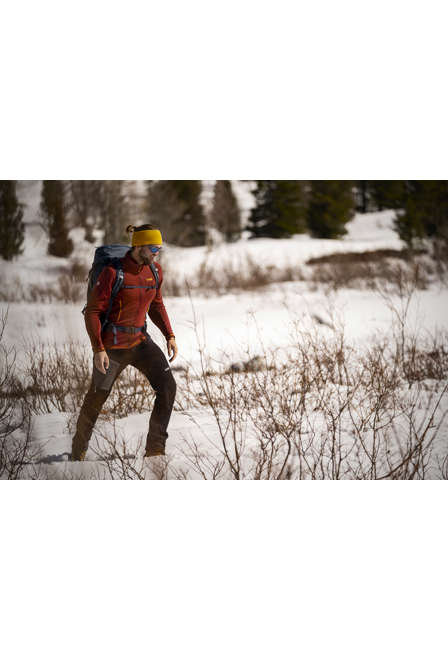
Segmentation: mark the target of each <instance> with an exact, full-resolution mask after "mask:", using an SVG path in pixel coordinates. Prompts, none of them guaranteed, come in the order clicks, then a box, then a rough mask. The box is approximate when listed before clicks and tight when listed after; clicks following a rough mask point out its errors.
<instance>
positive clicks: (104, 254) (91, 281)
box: [82, 243, 159, 330]
mask: <svg viewBox="0 0 448 660" xmlns="http://www.w3.org/2000/svg"><path fill="white" fill-rule="evenodd" d="M129 250H130V247H129V245H121V244H119V243H115V244H112V245H101V246H100V247H98V248H96V250H95V256H94V258H93V263H92V267H91V269H90V271H89V275H88V278H87V300H88V299H89V295H90V292H91V291H92V289H93V287H94V286H95V284H96V281H97V279H98V278H99V276H100V274H101V273H102V271H103V270H104V268H106V266H112V267H113V268H115V270H116V277H115V282H114V284H113V286H112V292H111V295H110V300H109V306H108V308H107V311H106V312H105V313H104V314H102V315H101V317H100V320H101V330H103V329H104V327H105V325H106V323H107V321H108V318H109V314H110V312H111V310H112V304H113V302H114V298H115V296H116V295H117V293H118V292H119V290H120V289H121V287H122V286H123V281H124V273H123V266H122V263H121V259H122V258H123V257H124V256H126V254H127V253H128V252H129ZM150 268H151V271H152V274H153V276H154V281H155V283H156V286H155V287H154V288H156V289H158V288H159V272H158V270H157V268H156V267H155V266H154V264H153V263H152V264H150ZM130 288H136V287H130ZM144 288H145V289H147V288H153V287H144ZM86 307H87V303H86V304H85V305H84V308H83V310H82V313H83V314H84V313H85V311H86Z"/></svg>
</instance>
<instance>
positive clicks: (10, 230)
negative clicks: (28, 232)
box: [0, 181, 25, 261]
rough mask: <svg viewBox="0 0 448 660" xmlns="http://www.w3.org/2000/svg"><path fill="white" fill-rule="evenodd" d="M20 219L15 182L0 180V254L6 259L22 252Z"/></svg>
mask: <svg viewBox="0 0 448 660" xmlns="http://www.w3.org/2000/svg"><path fill="white" fill-rule="evenodd" d="M22 219H23V206H22V204H19V202H18V201H17V194H16V182H15V181H0V256H1V257H3V259H6V260H7V261H12V259H13V258H14V257H16V256H18V255H19V254H22V252H23V249H22V244H23V239H24V236H25V228H24V225H23V221H22Z"/></svg>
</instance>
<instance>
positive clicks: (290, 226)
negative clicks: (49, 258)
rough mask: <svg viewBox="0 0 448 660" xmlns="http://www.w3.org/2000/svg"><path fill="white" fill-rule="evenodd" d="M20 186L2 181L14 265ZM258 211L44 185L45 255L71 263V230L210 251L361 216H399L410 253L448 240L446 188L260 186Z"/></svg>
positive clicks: (183, 195) (218, 199) (159, 184)
mask: <svg viewBox="0 0 448 660" xmlns="http://www.w3.org/2000/svg"><path fill="white" fill-rule="evenodd" d="M16 183H17V182H16V181H0V246H1V248H0V255H1V256H2V257H3V258H4V259H12V258H14V257H15V256H17V255H18V254H20V253H21V252H22V250H23V247H22V245H23V239H24V226H23V205H22V204H21V203H20V202H19V200H18V197H17V190H16ZM253 195H254V198H255V205H254V207H253V208H252V210H251V212H250V215H249V218H248V221H247V223H246V224H245V225H243V222H242V216H241V209H240V206H239V203H238V201H237V198H236V196H235V191H234V186H232V182H231V181H224V180H221V181H216V182H215V184H214V188H213V192H212V195H211V199H210V203H209V204H208V205H207V204H204V195H203V184H202V182H201V181H193V180H186V181H180V180H176V181H144V182H137V181H118V180H113V181H43V183H42V192H41V202H40V222H41V224H42V226H43V227H44V228H45V230H46V232H47V234H48V237H49V243H48V252H49V254H52V255H55V256H59V257H66V256H68V255H69V254H70V253H71V252H72V250H73V244H72V242H71V240H70V238H69V230H70V228H71V227H75V226H80V227H83V228H84V230H85V238H86V239H87V240H88V241H90V242H92V243H93V242H95V240H97V239H96V236H95V232H96V231H98V230H101V232H102V236H103V239H102V240H103V242H105V243H115V242H126V241H127V239H128V237H127V235H126V234H124V228H125V227H126V226H127V225H128V224H142V223H146V222H151V223H153V224H155V225H157V226H159V227H160V228H161V230H162V232H163V235H164V239H165V240H166V242H167V243H171V244H173V245H179V246H182V247H193V246H197V245H205V244H207V243H208V242H212V241H213V240H215V238H216V235H219V236H220V237H221V238H222V239H223V240H226V241H228V242H232V241H236V240H238V239H239V238H240V237H241V234H242V231H244V230H246V231H248V232H249V235H250V237H252V238H257V237H269V238H288V237H291V236H293V235H294V234H299V233H305V232H306V233H309V234H310V235H311V236H313V237H317V238H330V239H333V238H340V237H342V236H344V234H345V233H346V225H347V223H348V222H349V221H350V220H351V219H352V218H353V216H354V214H355V213H356V212H358V213H367V212H371V211H381V210H384V209H394V210H395V211H396V218H395V229H396V231H397V233H398V235H399V236H400V238H401V239H402V240H403V241H405V242H406V243H407V245H408V246H410V247H413V246H415V244H416V243H417V242H418V241H419V240H421V239H424V238H427V237H430V238H441V239H443V240H448V181H340V180H339V181H293V180H285V181H280V180H272V181H255V182H254V184H253Z"/></svg>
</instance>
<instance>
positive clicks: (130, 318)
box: [72, 225, 177, 461]
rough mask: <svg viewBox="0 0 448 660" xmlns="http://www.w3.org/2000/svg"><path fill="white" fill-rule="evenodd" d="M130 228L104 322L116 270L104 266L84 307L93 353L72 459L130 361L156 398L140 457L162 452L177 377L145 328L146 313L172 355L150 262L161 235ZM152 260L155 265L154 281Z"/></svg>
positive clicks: (80, 453) (81, 454) (80, 455)
mask: <svg viewBox="0 0 448 660" xmlns="http://www.w3.org/2000/svg"><path fill="white" fill-rule="evenodd" d="M127 230H128V232H131V231H132V232H133V233H132V249H130V250H129V252H127V254H126V256H125V257H124V258H123V259H121V263H122V267H123V273H124V280H123V285H122V287H121V288H120V290H119V292H118V294H117V295H116V297H115V299H114V301H113V304H112V309H111V312H110V314H109V317H108V322H107V324H106V326H105V327H104V328H103V330H101V318H100V317H101V315H102V314H104V313H105V312H106V311H107V309H108V306H109V301H110V298H111V291H112V286H113V284H114V281H115V278H116V270H115V268H113V267H111V266H107V267H106V268H104V269H103V271H102V272H101V274H100V276H99V277H98V280H97V282H96V284H95V286H94V287H93V289H92V291H91V293H90V295H89V299H88V302H87V306H86V309H85V323H86V328H87V332H88V334H89V337H90V341H91V344H92V349H93V352H94V367H93V378H92V383H91V385H90V388H89V391H88V392H87V394H86V397H85V400H84V403H83V404H82V407H81V411H80V413H79V418H78V422H77V426H76V434H75V436H74V438H73V441H72V460H73V461H83V460H84V459H85V455H86V451H87V448H88V446H89V440H90V437H91V435H92V431H93V427H94V425H95V422H96V420H97V418H98V415H99V413H100V411H101V408H102V406H103V405H104V402H105V401H106V399H107V397H108V396H109V394H110V391H111V389H112V385H113V383H114V382H115V380H116V378H117V377H118V376H119V374H120V373H121V372H122V371H123V369H125V367H127V366H128V365H132V366H133V367H136V368H137V369H138V370H139V371H141V373H143V374H144V375H145V376H146V378H147V379H148V380H149V382H150V384H151V386H152V387H153V389H154V390H155V393H156V399H155V403H154V409H153V411H152V414H151V418H150V421H149V431H148V436H147V439H146V452H145V456H148V457H150V456H161V455H162V456H163V455H164V454H165V443H166V439H167V437H168V433H167V426H168V423H169V420H170V416H171V411H172V409H173V404H174V397H175V394H176V382H175V380H174V378H173V375H172V373H171V370H170V367H169V364H168V362H167V360H166V358H165V355H164V354H163V352H162V351H161V350H160V348H159V347H158V346H157V344H155V343H154V342H153V341H152V339H151V338H150V336H149V335H148V334H147V333H146V330H145V319H146V313H148V315H149V318H150V319H151V321H152V322H153V323H154V324H155V325H156V326H157V327H158V328H159V330H160V331H161V332H162V334H163V335H164V336H165V338H166V342H167V349H168V356H169V358H170V362H172V361H173V360H174V359H175V358H176V355H177V346H176V340H175V337H174V334H173V331H172V328H171V324H170V321H169V319H168V315H167V313H166V309H165V305H164V304H163V300H162V293H161V286H162V281H163V274H162V268H161V266H160V264H158V263H156V262H155V261H154V259H155V257H156V255H158V254H159V253H160V250H161V249H162V235H161V233H160V231H159V230H158V229H156V228H155V227H153V226H152V225H142V226H141V227H132V225H130V226H129V227H128V228H127ZM151 264H153V266H154V267H155V268H156V269H157V272H158V275H159V286H158V287H157V286H156V281H155V278H154V274H153V272H152V270H151Z"/></svg>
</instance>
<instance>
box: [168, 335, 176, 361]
mask: <svg viewBox="0 0 448 660" xmlns="http://www.w3.org/2000/svg"><path fill="white" fill-rule="evenodd" d="M166 347H167V349H168V357H169V359H170V362H172V361H173V360H175V359H176V355H177V344H176V340H175V338H174V337H170V338H169V339H167V340H166Z"/></svg>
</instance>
